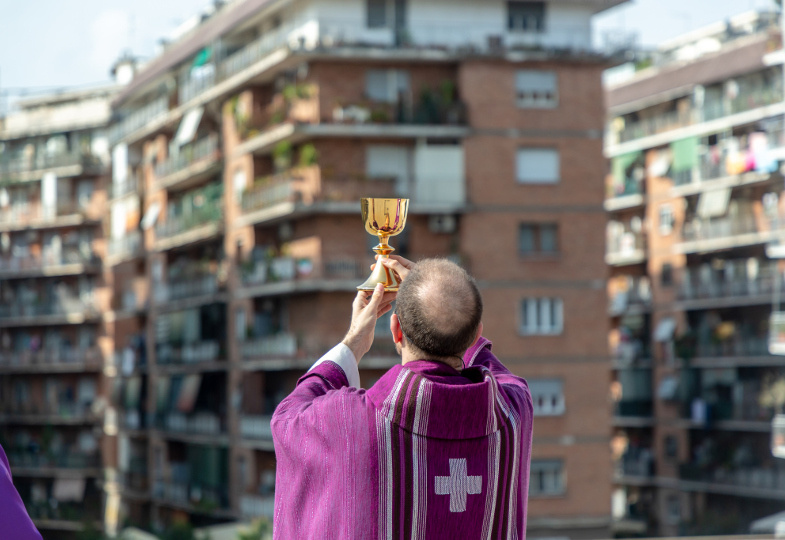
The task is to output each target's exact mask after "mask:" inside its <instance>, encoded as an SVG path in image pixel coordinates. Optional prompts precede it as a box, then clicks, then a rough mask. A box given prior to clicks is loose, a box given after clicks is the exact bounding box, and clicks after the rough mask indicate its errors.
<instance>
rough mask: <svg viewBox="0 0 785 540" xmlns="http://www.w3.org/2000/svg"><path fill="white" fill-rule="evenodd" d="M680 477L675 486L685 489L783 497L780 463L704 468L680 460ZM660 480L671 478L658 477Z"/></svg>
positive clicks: (784, 479)
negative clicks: (776, 465) (732, 467)
mask: <svg viewBox="0 0 785 540" xmlns="http://www.w3.org/2000/svg"><path fill="white" fill-rule="evenodd" d="M679 478H680V481H678V482H677V486H678V488H679V489H681V490H684V491H694V492H704V493H717V494H722V495H733V496H736V497H750V498H755V499H769V500H778V501H783V500H785V471H783V470H782V469H781V468H780V467H772V466H768V467H766V466H761V467H743V468H735V469H731V468H727V467H721V466H715V467H711V468H703V467H701V466H699V465H696V464H692V463H683V464H681V465H680V466H679ZM660 483H668V484H670V483H672V481H671V482H668V481H667V480H665V479H661V482H660Z"/></svg>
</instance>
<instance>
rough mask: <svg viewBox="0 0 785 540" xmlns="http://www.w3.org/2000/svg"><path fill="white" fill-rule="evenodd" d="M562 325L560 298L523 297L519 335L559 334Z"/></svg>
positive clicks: (562, 311)
mask: <svg viewBox="0 0 785 540" xmlns="http://www.w3.org/2000/svg"><path fill="white" fill-rule="evenodd" d="M563 327H564V308H563V305H562V300H561V298H548V297H545V298H524V299H523V300H522V301H521V318H520V328H519V332H520V334H521V335H524V336H554V335H558V334H561V333H562V330H563Z"/></svg>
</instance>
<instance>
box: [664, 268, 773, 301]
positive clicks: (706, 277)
mask: <svg viewBox="0 0 785 540" xmlns="http://www.w3.org/2000/svg"><path fill="white" fill-rule="evenodd" d="M753 261H754V262H753V263H752V264H750V262H751V261H748V260H746V259H740V260H728V261H724V263H725V266H724V269H723V271H722V272H720V271H717V270H714V269H713V268H712V267H711V265H709V264H704V265H702V266H701V267H693V268H686V269H684V271H682V272H681V273H680V276H679V277H678V278H677V282H678V283H679V284H680V287H679V290H678V296H679V298H680V299H681V300H699V299H709V298H726V297H735V296H757V295H762V294H770V293H771V292H772V290H773V288H774V280H775V276H776V275H777V269H776V263H773V262H771V261H763V262H758V261H757V260H756V259H753ZM780 280H781V283H780V286H783V285H785V280H783V279H782V278H780Z"/></svg>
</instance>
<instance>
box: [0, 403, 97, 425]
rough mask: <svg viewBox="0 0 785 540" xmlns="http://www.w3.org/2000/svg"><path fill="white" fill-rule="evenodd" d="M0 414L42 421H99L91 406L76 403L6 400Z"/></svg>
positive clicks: (1, 406)
mask: <svg viewBox="0 0 785 540" xmlns="http://www.w3.org/2000/svg"><path fill="white" fill-rule="evenodd" d="M0 414H9V415H19V416H26V417H33V418H38V419H39V420H41V421H44V420H47V419H50V418H57V419H61V420H77V421H92V420H95V419H97V417H96V416H94V415H93V413H92V411H91V408H90V406H89V405H87V404H85V403H75V402H74V401H61V402H57V403H36V402H27V403H19V402H15V401H11V400H6V401H5V402H4V403H2V404H1V405H0Z"/></svg>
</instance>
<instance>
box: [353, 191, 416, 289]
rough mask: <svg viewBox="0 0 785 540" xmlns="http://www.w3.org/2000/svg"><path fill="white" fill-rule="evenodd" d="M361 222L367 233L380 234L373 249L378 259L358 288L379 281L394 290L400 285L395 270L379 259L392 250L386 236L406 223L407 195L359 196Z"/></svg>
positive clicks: (385, 256)
mask: <svg viewBox="0 0 785 540" xmlns="http://www.w3.org/2000/svg"><path fill="white" fill-rule="evenodd" d="M360 206H361V210H362V217H363V223H365V230H366V231H368V234H372V235H374V236H378V237H379V244H378V245H377V246H376V247H374V248H373V251H374V252H375V253H376V254H377V255H379V259H380V260H379V261H378V262H377V263H376V266H375V267H374V269H373V272H371V277H369V278H368V279H367V280H365V283H363V284H362V285H360V286H359V287H357V290H358V291H372V290H374V289H375V288H376V285H377V284H378V283H384V290H385V291H397V290H398V287H399V285H400V284H401V283H400V281H398V278H397V276H396V275H395V272H393V271H392V270H390V269H389V268H387V267H386V266H384V265H383V264H382V263H381V259H382V258H387V257H389V256H390V253H392V252H393V251H395V249H393V248H392V247H390V244H388V243H387V240H388V238H389V237H391V236H395V235H397V234H400V233H401V231H403V228H404V227H405V226H406V214H407V213H408V211H409V199H375V198H365V199H360Z"/></svg>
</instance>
